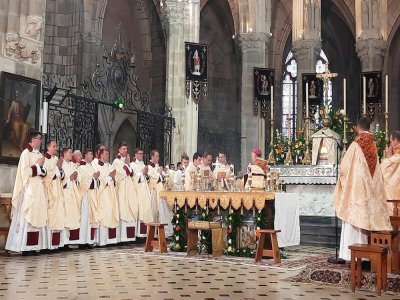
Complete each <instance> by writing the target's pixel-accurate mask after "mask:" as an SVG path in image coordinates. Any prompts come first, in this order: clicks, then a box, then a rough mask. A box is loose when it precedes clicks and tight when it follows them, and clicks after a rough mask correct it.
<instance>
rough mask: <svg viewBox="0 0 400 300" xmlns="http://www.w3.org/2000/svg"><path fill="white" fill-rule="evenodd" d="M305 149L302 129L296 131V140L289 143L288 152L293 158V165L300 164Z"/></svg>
mask: <svg viewBox="0 0 400 300" xmlns="http://www.w3.org/2000/svg"><path fill="white" fill-rule="evenodd" d="M306 148H307V143H306V138H305V134H304V129H298V130H297V134H296V140H295V141H294V142H292V143H291V145H290V150H291V152H292V155H293V157H294V161H295V164H301V162H302V160H303V158H304V153H305V151H306Z"/></svg>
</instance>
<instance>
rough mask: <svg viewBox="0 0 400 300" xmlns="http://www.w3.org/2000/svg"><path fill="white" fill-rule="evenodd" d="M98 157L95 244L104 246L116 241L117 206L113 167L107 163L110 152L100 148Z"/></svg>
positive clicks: (117, 224)
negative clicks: (97, 212) (97, 205)
mask: <svg viewBox="0 0 400 300" xmlns="http://www.w3.org/2000/svg"><path fill="white" fill-rule="evenodd" d="M99 155H100V159H99V160H98V162H97V166H96V167H95V170H96V171H99V172H100V177H99V178H100V187H99V221H100V227H99V229H98V232H97V237H96V244H98V245H100V246H105V245H108V244H116V243H117V242H118V237H117V234H119V231H118V230H117V229H118V228H117V227H118V226H119V207H118V199H117V193H116V190H115V175H116V170H115V168H114V167H113V166H112V165H111V164H110V163H109V159H110V152H109V151H108V149H101V150H100V152H99Z"/></svg>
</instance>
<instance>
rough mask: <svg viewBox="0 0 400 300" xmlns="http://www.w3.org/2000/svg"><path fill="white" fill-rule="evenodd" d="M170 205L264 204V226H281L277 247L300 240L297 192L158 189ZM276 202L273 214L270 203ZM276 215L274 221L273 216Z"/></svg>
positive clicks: (249, 207)
mask: <svg viewBox="0 0 400 300" xmlns="http://www.w3.org/2000/svg"><path fill="white" fill-rule="evenodd" d="M160 197H162V198H163V199H164V200H165V201H166V202H167V204H168V206H169V207H170V208H173V207H174V205H177V206H178V207H179V208H183V207H184V206H186V205H187V206H188V207H189V208H194V207H195V206H196V205H198V206H199V207H200V208H205V207H206V206H209V207H210V208H212V209H215V208H216V207H218V206H220V207H221V208H222V209H228V208H229V207H232V208H233V209H235V210H239V209H242V210H241V211H244V210H252V209H257V210H260V211H261V210H262V209H264V208H265V212H266V215H267V221H268V222H267V227H268V228H269V229H272V228H275V229H280V230H281V232H280V233H278V245H279V247H287V246H294V245H298V244H300V222H299V195H298V194H295V193H272V192H262V191H252V192H215V191H199V192H197V191H162V192H161V193H160ZM274 204H275V218H273V207H274ZM273 219H275V222H274V224H272V220H273Z"/></svg>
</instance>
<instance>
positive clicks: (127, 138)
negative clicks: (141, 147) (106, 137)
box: [110, 118, 137, 161]
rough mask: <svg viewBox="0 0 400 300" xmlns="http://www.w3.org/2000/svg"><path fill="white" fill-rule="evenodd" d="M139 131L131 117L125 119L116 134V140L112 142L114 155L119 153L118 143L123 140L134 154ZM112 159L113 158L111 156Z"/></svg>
mask: <svg viewBox="0 0 400 300" xmlns="http://www.w3.org/2000/svg"><path fill="white" fill-rule="evenodd" d="M136 134H137V131H136V128H135V127H134V126H133V125H132V122H131V120H130V119H129V118H126V119H124V120H123V121H122V122H121V124H120V126H119V127H118V130H117V131H116V134H115V135H114V141H113V143H112V145H113V146H112V155H113V157H114V156H115V155H116V154H118V145H119V143H121V142H125V143H127V144H128V151H129V153H130V154H131V156H132V155H133V150H134V149H135V148H136V139H137V135H136ZM110 160H111V161H112V159H111V158H110Z"/></svg>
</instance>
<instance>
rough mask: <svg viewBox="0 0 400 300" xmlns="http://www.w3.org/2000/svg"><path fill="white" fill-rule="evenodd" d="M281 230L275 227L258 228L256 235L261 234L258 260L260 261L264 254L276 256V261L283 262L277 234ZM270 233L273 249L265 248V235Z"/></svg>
mask: <svg viewBox="0 0 400 300" xmlns="http://www.w3.org/2000/svg"><path fill="white" fill-rule="evenodd" d="M278 232H281V231H280V230H274V229H261V230H256V235H257V236H259V238H258V243H257V250H256V262H258V261H260V260H261V259H262V257H263V256H269V257H273V258H274V262H275V263H276V264H279V263H280V262H281V255H280V252H279V247H278V240H277V238H276V234H277V233H278ZM266 234H269V237H270V239H271V249H265V248H264V244H265V235H266Z"/></svg>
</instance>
